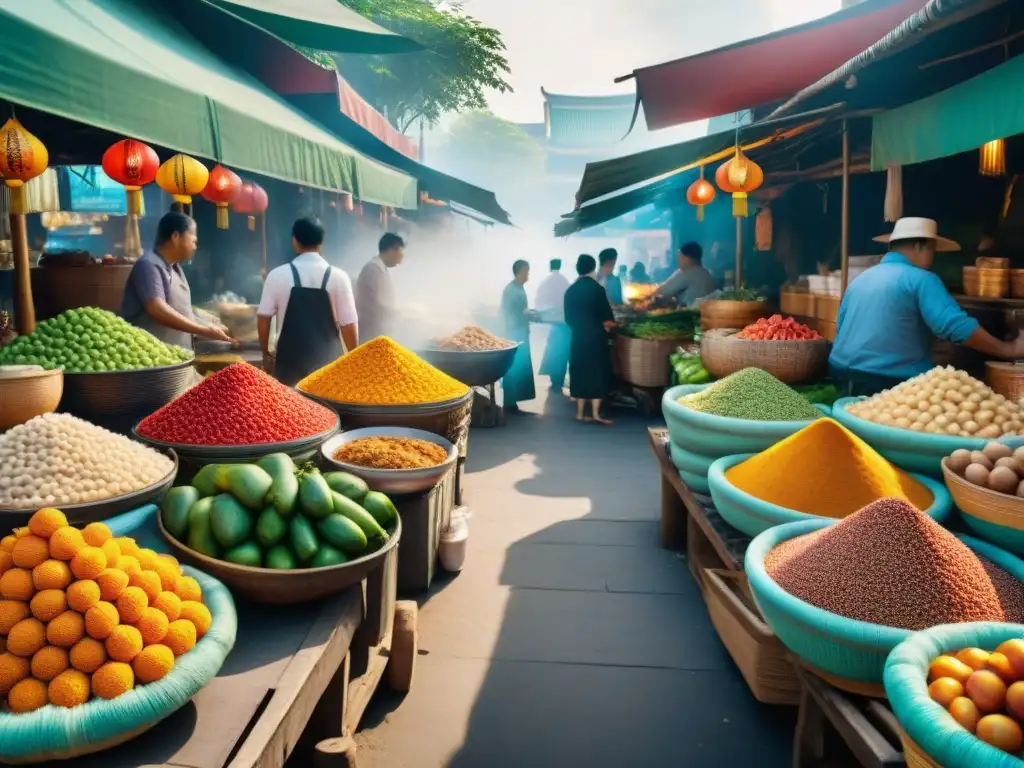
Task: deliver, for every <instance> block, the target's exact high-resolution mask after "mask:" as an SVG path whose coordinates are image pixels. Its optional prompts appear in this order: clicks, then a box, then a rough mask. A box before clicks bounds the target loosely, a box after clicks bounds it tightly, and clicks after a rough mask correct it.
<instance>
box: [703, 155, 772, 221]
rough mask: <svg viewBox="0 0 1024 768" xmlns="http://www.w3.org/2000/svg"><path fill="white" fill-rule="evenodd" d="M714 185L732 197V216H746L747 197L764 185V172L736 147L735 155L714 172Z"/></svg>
mask: <svg viewBox="0 0 1024 768" xmlns="http://www.w3.org/2000/svg"><path fill="white" fill-rule="evenodd" d="M715 183H717V184H718V188H719V189H721V190H722V191H723V192H728V193H729V194H731V195H732V215H733V216H736V217H741V216H746V215H747V214H748V208H747V195H749V194H750V193H751V192H753V191H754V190H755V189H757V188H758V187H760V186H761V185H762V184H764V171H762V170H761V166H759V165H758V164H757V163H755V162H754V161H753V160H751V159H750V158H749V157H747V156H746V155H744V154H743V150H741V149H740V148H739V147H736V154H735V155H733V157H732V159H731V160H728V161H726V162H724V163H722V164H721V165H720V166H718V170H717V171H716V172H715Z"/></svg>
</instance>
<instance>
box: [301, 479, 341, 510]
mask: <svg viewBox="0 0 1024 768" xmlns="http://www.w3.org/2000/svg"><path fill="white" fill-rule="evenodd" d="M299 505H300V506H301V507H302V511H303V512H305V513H306V514H307V515H309V517H311V518H313V519H314V520H322V519H323V518H325V517H327V516H328V515H329V514H331V513H332V512H333V511H334V499H332V498H331V488H330V486H329V485H327V481H326V480H324V476H323V475H321V474H320V472H319V470H316V469H314V470H312V471H310V472H307V473H305V474H304V475H302V477H301V478H299Z"/></svg>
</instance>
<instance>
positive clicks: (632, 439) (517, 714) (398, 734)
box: [357, 380, 793, 768]
mask: <svg viewBox="0 0 1024 768" xmlns="http://www.w3.org/2000/svg"><path fill="white" fill-rule="evenodd" d="M545 384H546V380H545ZM542 389H543V387H542V386H541V380H538V393H541V391H542ZM528 407H530V408H532V409H533V411H534V412H533V413H532V414H523V415H520V416H517V417H512V418H510V420H509V423H508V426H507V427H504V428H500V427H499V428H494V429H474V430H473V431H472V433H471V435H470V441H469V445H470V451H469V474H468V475H467V479H466V502H467V503H468V505H469V506H470V507H471V508H472V509H473V518H472V520H471V521H470V531H471V533H470V540H469V557H468V558H467V563H466V568H465V570H464V571H463V572H462V573H461V574H460V575H458V576H456V577H454V578H450V577H442V578H441V580H440V583H436V584H435V587H434V589H433V590H432V592H431V594H430V595H429V597H428V598H426V600H425V602H424V603H423V604H422V608H421V610H420V616H419V631H420V651H421V655H420V658H419V661H418V666H417V671H416V680H415V682H414V686H413V689H412V691H411V692H410V693H409V695H408V696H407V697H405V699H404V700H403V699H401V698H399V697H397V696H395V695H394V694H392V693H390V692H388V691H383V690H382V691H381V692H379V693H378V695H377V697H376V698H375V700H374V702H373V704H372V705H371V707H370V709H369V711H368V712H367V714H366V717H365V718H364V721H363V729H362V731H361V732H360V733H359V734H358V737H357V740H358V742H359V746H360V752H359V764H360V766H361V767H362V768H434V767H435V766H455V768H505V767H506V766H508V767H509V768H511V767H513V766H514V767H517V768H518V767H520V766H522V767H526V766H530V767H532V768H546V766H559V767H561V766H584V765H586V766H629V768H646V767H647V766H651V767H653V766H685V767H686V768H726V767H727V766H736V767H737V768H738V767H739V766H757V767H758V768H776V766H778V767H779V768H782V766H788V765H789V764H790V741H791V738H792V733H793V715H792V712H791V711H786V710H779V709H775V708H769V707H764V706H762V705H759V704H758V703H757V702H756V701H754V699H753V698H752V697H751V696H750V694H749V692H748V690H747V688H746V686H745V684H744V682H743V680H742V678H741V677H740V675H739V672H738V671H737V670H736V668H735V667H734V665H733V663H732V661H731V659H730V658H729V657H728V655H727V653H726V652H725V649H724V648H723V647H722V645H721V643H720V642H719V640H718V638H717V636H716V634H715V631H714V628H713V627H712V626H711V623H710V621H709V619H708V616H707V612H706V610H705V608H704V605H703V603H702V601H701V597H700V594H699V592H698V589H697V586H696V585H695V584H694V582H693V580H692V579H691V577H690V574H689V571H688V570H687V567H686V563H685V562H684V561H683V560H681V559H680V557H679V556H678V555H677V554H675V553H672V552H666V551H664V550H662V549H660V548H659V546H658V526H657V516H658V511H659V498H658V496H659V492H660V482H659V478H658V470H657V467H656V465H655V462H654V458H653V457H652V455H651V452H650V448H649V446H648V441H647V430H646V428H645V427H646V423H645V422H644V420H643V419H642V417H640V416H639V415H637V414H635V413H631V412H618V413H615V418H616V419H617V423H616V425H615V426H613V427H602V426H599V425H596V424H579V423H577V422H575V421H574V420H573V419H572V414H573V408H574V407H573V406H572V405H571V404H570V403H569V402H568V401H567V400H565V399H564V398H561V397H551V398H550V399H548V398H545V397H544V396H543V395H542V396H541V397H539V398H538V399H537V400H536V401H535V402H533V403H531V404H529V406H528Z"/></svg>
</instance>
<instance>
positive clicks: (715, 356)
mask: <svg viewBox="0 0 1024 768" xmlns="http://www.w3.org/2000/svg"><path fill="white" fill-rule="evenodd" d="M700 358H701V362H703V364H704V367H705V368H707V369H708V372H709V373H710V374H711V375H712V376H714V377H715V378H716V379H721V378H724V377H726V376H728V375H729V374H731V373H735V372H736V371H741V370H743V369H744V368H761V369H763V370H765V371H767V372H768V373H770V374H771V375H772V376H774V377H775V378H777V379H778V380H779V381H782V382H785V383H786V384H802V383H803V382H807V381H815V380H817V379H820V378H821V376H822V374H824V372H825V368H826V367H827V366H828V342H827V341H825V340H824V339H821V340H819V341H753V340H748V339H739V338H736V335H735V331H732V330H724V329H720V330H716V331H711V332H709V333H705V334H704V338H703V339H702V340H701V345H700Z"/></svg>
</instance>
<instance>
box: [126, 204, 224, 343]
mask: <svg viewBox="0 0 1024 768" xmlns="http://www.w3.org/2000/svg"><path fill="white" fill-rule="evenodd" d="M198 242H199V240H198V237H197V236H196V223H195V222H194V221H193V220H192V219H191V218H190V217H189V216H186V215H185V214H184V213H179V212H178V211H171V212H170V213H166V214H164V216H163V218H161V219H160V223H159V224H158V225H157V231H156V243H155V245H154V246H153V249H152V250H151V251H149V252H148V253H147V254H146V255H145V256H143V257H142V258H141V259H139V260H138V261H137V262H135V265H134V266H133V267H132V271H131V274H130V275H129V276H128V282H127V284H126V285H125V287H124V296H123V298H122V300H121V316H122V317H123V318H124V319H125V320H127V321H128V322H130V323H131V324H132V325H136V326H138V327H139V328H142V329H144V330H146V331H149V332H150V333H151V334H153V335H154V336H156V337H157V338H158V339H160V340H161V341H163V342H165V343H167V344H175V345H177V346H179V347H184V348H185V349H192V348H193V345H192V337H193V336H200V337H202V338H204V339H212V340H214V341H227V342H232V343H233V342H234V340H233V339H232V338H231V337H230V336H228V335H227V333H226V332H225V329H224V328H223V327H222V326H210V325H203V324H202V323H199V322H196V319H195V315H194V314H193V313H192V291H191V289H190V288H189V285H188V280H187V279H186V278H185V273H184V271H182V265H184V264H187V263H188V262H189V261H191V260H192V257H193V256H194V255H195V252H196V248H197V246H198Z"/></svg>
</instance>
